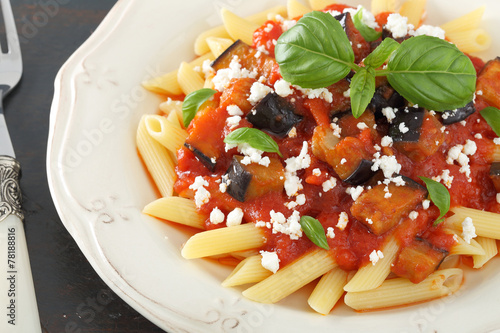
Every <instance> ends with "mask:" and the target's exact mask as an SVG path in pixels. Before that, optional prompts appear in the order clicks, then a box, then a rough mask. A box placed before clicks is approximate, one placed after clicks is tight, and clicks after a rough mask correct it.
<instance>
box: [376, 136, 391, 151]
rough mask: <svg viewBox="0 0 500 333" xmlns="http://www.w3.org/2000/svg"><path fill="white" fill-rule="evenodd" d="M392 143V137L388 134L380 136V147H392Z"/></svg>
mask: <svg viewBox="0 0 500 333" xmlns="http://www.w3.org/2000/svg"><path fill="white" fill-rule="evenodd" d="M392 143H393V140H392V137H390V136H388V135H386V136H384V137H383V138H382V141H381V142H380V144H381V145H382V147H392ZM375 149H376V148H375ZM376 150H377V149H376Z"/></svg>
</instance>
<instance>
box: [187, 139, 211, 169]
mask: <svg viewBox="0 0 500 333" xmlns="http://www.w3.org/2000/svg"><path fill="white" fill-rule="evenodd" d="M184 147H186V148H187V149H189V150H190V151H191V152H192V153H193V154H194V155H195V156H196V158H197V159H198V160H199V161H200V162H201V163H203V165H204V166H205V167H206V168H207V169H208V170H210V171H212V172H214V171H215V166H216V163H214V162H213V160H212V158H210V157H209V156H207V155H205V154H203V152H202V151H201V150H199V149H198V148H196V147H194V146H193V145H191V144H189V143H187V142H185V143H184Z"/></svg>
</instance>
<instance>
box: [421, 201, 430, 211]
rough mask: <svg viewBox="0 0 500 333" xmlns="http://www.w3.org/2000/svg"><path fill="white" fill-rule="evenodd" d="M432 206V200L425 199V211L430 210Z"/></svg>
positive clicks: (423, 205)
mask: <svg viewBox="0 0 500 333" xmlns="http://www.w3.org/2000/svg"><path fill="white" fill-rule="evenodd" d="M430 205H431V201H430V200H427V199H425V200H424V201H422V207H423V208H424V209H429V206H430Z"/></svg>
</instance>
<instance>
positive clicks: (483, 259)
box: [472, 237, 498, 268]
mask: <svg viewBox="0 0 500 333" xmlns="http://www.w3.org/2000/svg"><path fill="white" fill-rule="evenodd" d="M476 241H477V243H478V244H479V245H480V246H481V248H482V249H483V251H484V254H476V255H473V256H472V260H473V262H474V266H473V267H474V268H481V267H483V266H484V264H486V263H487V262H488V261H489V260H490V259H491V258H493V257H494V256H496V255H497V254H498V248H497V242H496V240H494V239H492V238H486V237H477V238H476Z"/></svg>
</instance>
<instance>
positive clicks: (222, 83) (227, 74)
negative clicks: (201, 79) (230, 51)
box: [212, 56, 257, 91]
mask: <svg viewBox="0 0 500 333" xmlns="http://www.w3.org/2000/svg"><path fill="white" fill-rule="evenodd" d="M247 77H249V78H255V77H257V72H250V71H249V70H248V69H246V68H243V69H242V68H241V64H240V60H239V58H238V56H234V57H233V59H232V60H231V63H230V64H229V68H223V69H219V70H218V71H217V74H215V76H214V77H213V79H212V82H213V84H214V88H215V89H216V90H218V91H224V89H226V88H227V87H228V86H229V82H230V81H231V80H232V79H239V78H247Z"/></svg>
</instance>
